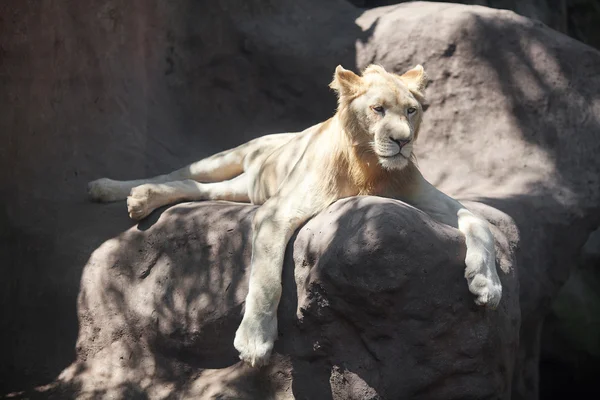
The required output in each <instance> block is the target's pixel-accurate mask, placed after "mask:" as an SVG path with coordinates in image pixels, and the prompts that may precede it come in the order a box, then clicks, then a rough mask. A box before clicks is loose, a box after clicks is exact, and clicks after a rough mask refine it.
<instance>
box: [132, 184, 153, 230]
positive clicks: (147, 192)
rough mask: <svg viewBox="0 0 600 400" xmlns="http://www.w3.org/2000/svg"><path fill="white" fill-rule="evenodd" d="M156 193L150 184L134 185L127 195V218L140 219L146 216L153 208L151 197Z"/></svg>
mask: <svg viewBox="0 0 600 400" xmlns="http://www.w3.org/2000/svg"><path fill="white" fill-rule="evenodd" d="M155 195H156V193H154V191H153V187H152V185H151V184H146V185H140V186H136V187H134V188H133V189H131V193H130V194H129V196H128V197H127V213H128V214H129V218H131V219H133V220H136V221H138V220H140V219H144V218H146V217H147V216H148V215H150V213H151V212H152V211H154V209H155V208H156V207H155V206H153V205H152V202H153V197H154V196H155Z"/></svg>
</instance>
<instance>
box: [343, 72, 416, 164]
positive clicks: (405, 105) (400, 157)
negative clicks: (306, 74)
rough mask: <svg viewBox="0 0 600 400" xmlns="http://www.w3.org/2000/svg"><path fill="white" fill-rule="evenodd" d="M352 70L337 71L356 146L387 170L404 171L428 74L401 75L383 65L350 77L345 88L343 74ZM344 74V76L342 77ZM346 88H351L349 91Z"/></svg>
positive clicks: (413, 139)
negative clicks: (421, 91)
mask: <svg viewBox="0 0 600 400" xmlns="http://www.w3.org/2000/svg"><path fill="white" fill-rule="evenodd" d="M345 73H350V74H352V75H354V74H353V73H352V72H350V71H346V70H343V71H339V68H338V70H336V77H335V79H334V83H335V82H336V80H337V81H338V86H337V87H339V88H340V89H339V92H340V105H341V106H342V107H346V110H347V112H346V113H345V115H346V116H347V117H348V123H349V124H350V126H351V127H350V129H351V130H352V135H353V138H352V139H353V141H354V143H355V145H357V146H359V147H361V148H362V149H363V152H365V151H367V152H373V153H374V154H375V155H376V157H377V159H378V161H379V164H380V165H381V166H382V167H383V168H385V169H402V168H404V167H405V166H407V165H408V161H409V159H410V157H411V155H412V151H413V143H414V141H415V139H416V138H417V135H418V131H419V126H420V123H421V118H422V115H423V107H422V104H421V102H420V101H419V100H421V101H422V100H423V96H422V94H421V93H420V91H419V90H420V89H421V88H422V87H423V86H424V85H425V82H424V80H425V79H426V78H425V73H424V71H423V69H422V68H421V67H420V66H419V67H416V68H415V69H412V70H411V71H409V72H407V73H406V74H404V75H402V76H399V75H395V74H391V73H388V72H386V71H385V70H384V69H383V68H382V67H380V66H370V67H369V68H367V69H366V70H365V72H364V73H363V75H362V77H359V76H357V75H354V77H350V79H351V82H349V83H350V87H346V88H344V87H343V86H341V85H343V84H345V83H348V82H344V81H343V79H344V78H346V77H344V76H343V75H344V74H345ZM340 75H342V76H340ZM345 89H350V91H346V93H344V90H345Z"/></svg>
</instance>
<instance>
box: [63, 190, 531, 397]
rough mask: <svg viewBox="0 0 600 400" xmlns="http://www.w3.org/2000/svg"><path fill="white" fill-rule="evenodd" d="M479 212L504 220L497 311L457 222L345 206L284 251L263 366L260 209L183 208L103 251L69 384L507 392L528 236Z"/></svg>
mask: <svg viewBox="0 0 600 400" xmlns="http://www.w3.org/2000/svg"><path fill="white" fill-rule="evenodd" d="M478 208H479V209H480V211H482V212H483V214H484V215H486V216H488V218H490V219H491V220H492V222H493V223H494V224H495V225H497V226H498V227H497V228H496V227H495V226H494V227H493V231H494V234H495V236H496V240H497V257H498V261H497V262H498V266H499V272H500V276H501V279H502V282H503V285H504V295H503V300H502V303H501V305H500V307H499V309H497V310H496V311H491V310H486V309H483V308H480V307H478V306H476V305H475V304H474V303H473V296H472V295H471V294H470V293H469V291H468V288H467V285H466V280H465V279H464V257H465V246H464V237H463V236H462V234H460V232H459V231H458V230H455V229H453V228H450V227H448V226H445V225H441V224H439V223H436V222H434V221H433V220H432V219H430V218H429V217H428V216H427V215H425V214H424V213H422V212H420V211H418V210H416V209H414V208H412V207H410V206H407V205H405V204H404V203H401V202H398V201H394V200H388V199H381V198H376V197H363V198H357V199H347V200H341V201H339V202H338V203H336V204H334V205H333V206H332V207H330V208H329V209H328V210H326V211H324V212H323V213H321V214H319V215H318V216H316V217H315V218H314V219H312V220H311V221H309V222H308V223H307V224H306V225H305V226H304V227H303V228H302V229H301V230H300V231H299V233H298V235H297V237H296V238H295V239H294V240H293V241H292V243H291V244H290V246H289V248H288V255H287V261H286V264H285V271H284V276H285V279H284V284H283V287H284V295H283V299H282V303H281V307H280V310H279V331H280V338H279V340H278V341H277V343H276V347H275V352H276V353H277V354H276V355H275V356H274V357H273V363H272V365H270V366H269V367H267V368H265V369H263V370H258V369H252V368H250V367H247V366H244V365H243V363H241V362H240V361H239V360H238V359H237V353H236V351H235V349H234V348H233V345H232V343H233V337H234V334H235V330H236V329H237V326H238V324H239V322H240V321H241V310H242V305H243V301H244V299H245V296H246V293H247V281H248V272H249V268H248V266H249V262H250V253H251V251H250V248H249V246H248V243H249V242H250V241H249V240H248V239H249V236H250V235H251V231H250V226H251V218H252V216H253V214H254V211H255V207H253V206H241V205H235V204H223V203H204V204H184V205H179V206H175V207H172V208H170V209H168V210H167V211H165V212H164V213H161V214H160V216H158V215H154V216H153V218H152V219H151V220H149V221H145V222H143V223H141V224H140V225H139V226H138V227H134V228H132V229H130V230H128V231H127V232H125V233H123V234H121V235H120V236H118V237H116V238H114V239H111V240H109V241H107V242H106V243H104V244H103V245H102V246H100V247H99V248H98V249H97V250H96V251H95V252H94V253H93V254H92V256H91V258H90V260H89V262H88V264H87V265H86V267H85V269H84V271H83V275H82V279H81V291H80V295H79V301H78V316H79V321H80V323H79V328H80V331H79V338H78V341H77V353H78V361H77V362H76V363H74V364H73V365H72V366H71V367H70V368H69V369H67V370H66V371H65V372H63V374H62V378H61V380H62V382H63V383H66V384H67V385H70V386H71V387H74V388H76V389H75V390H76V393H77V395H78V397H81V398H95V396H100V395H102V396H104V397H106V398H131V396H133V394H135V393H140V394H141V393H144V394H145V395H148V396H149V397H151V398H168V396H173V395H174V396H176V397H179V396H182V397H183V398H232V399H233V398H235V399H257V398H278V399H284V398H294V397H295V398H297V399H302V398H310V399H324V398H334V399H340V400H341V399H365V398H389V399H396V398H423V399H453V398H455V399H462V398H477V399H484V398H490V399H492V398H495V399H508V398H510V388H511V381H512V373H513V371H514V366H515V361H516V355H517V348H518V336H519V325H520V312H519V296H518V281H517V275H516V270H515V264H514V263H515V261H514V249H515V246H516V244H517V242H518V238H517V237H516V236H515V233H514V232H515V229H514V225H513V223H512V221H511V220H510V218H508V217H507V216H505V215H503V214H502V213H499V212H497V211H495V210H493V209H491V208H485V207H483V206H482V205H479V206H478ZM157 219H158V220H157ZM503 232H505V233H503ZM506 235H508V236H506ZM63 389H64V387H63Z"/></svg>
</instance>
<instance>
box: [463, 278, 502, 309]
mask: <svg viewBox="0 0 600 400" xmlns="http://www.w3.org/2000/svg"><path fill="white" fill-rule="evenodd" d="M469 290H470V291H471V293H473V294H474V295H475V296H476V297H475V304H477V305H479V306H483V307H487V308H490V309H492V310H494V309H496V307H498V304H499V303H500V299H501V298H502V284H501V283H500V279H498V278H497V277H496V278H495V279H493V278H488V277H486V276H484V275H483V274H477V275H475V277H474V278H473V279H472V280H471V281H469Z"/></svg>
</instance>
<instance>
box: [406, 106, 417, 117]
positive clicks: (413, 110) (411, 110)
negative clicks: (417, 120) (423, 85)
mask: <svg viewBox="0 0 600 400" xmlns="http://www.w3.org/2000/svg"><path fill="white" fill-rule="evenodd" d="M406 112H407V113H408V114H409V115H410V114H414V113H415V112H417V109H416V108H414V107H410V108H409V109H408V110H406Z"/></svg>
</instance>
